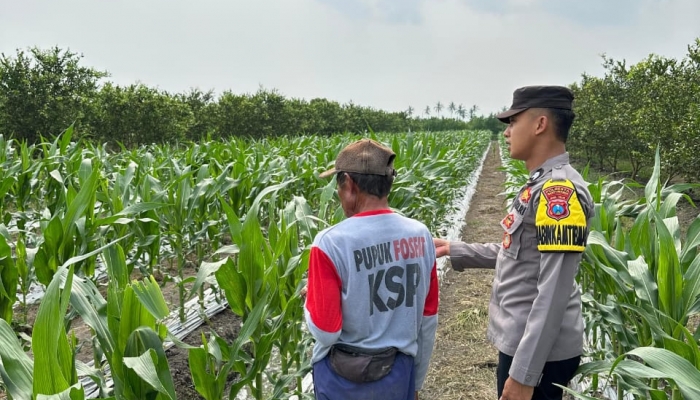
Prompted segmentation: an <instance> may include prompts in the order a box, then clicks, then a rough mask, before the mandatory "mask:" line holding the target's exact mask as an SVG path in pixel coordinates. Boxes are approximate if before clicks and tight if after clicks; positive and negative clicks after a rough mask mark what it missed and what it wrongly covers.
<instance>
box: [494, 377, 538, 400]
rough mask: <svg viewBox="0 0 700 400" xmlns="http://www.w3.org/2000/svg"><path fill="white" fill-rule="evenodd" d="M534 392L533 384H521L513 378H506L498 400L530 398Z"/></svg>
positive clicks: (529, 399)
mask: <svg viewBox="0 0 700 400" xmlns="http://www.w3.org/2000/svg"><path fill="white" fill-rule="evenodd" d="M534 392H535V388H534V387H533V386H527V385H523V384H522V383H520V382H518V381H516V380H515V379H513V378H508V379H507V380H506V384H505V386H503V394H502V395H501V398H500V399H499V400H532V394H533V393H534Z"/></svg>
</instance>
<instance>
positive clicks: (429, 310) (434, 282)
mask: <svg viewBox="0 0 700 400" xmlns="http://www.w3.org/2000/svg"><path fill="white" fill-rule="evenodd" d="M439 297H440V296H439V293H438V277H437V262H435V263H434V264H433V270H432V271H431V272H430V288H429V289H428V296H427V297H426V298H425V309H423V316H425V317H428V316H432V315H435V314H437V312H438V302H439Z"/></svg>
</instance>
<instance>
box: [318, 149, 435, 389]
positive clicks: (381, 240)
mask: <svg viewBox="0 0 700 400" xmlns="http://www.w3.org/2000/svg"><path fill="white" fill-rule="evenodd" d="M394 157H395V154H394V152H393V151H392V150H391V149H389V148H387V147H385V146H383V145H381V144H380V143H377V142H375V141H373V140H370V139H363V140H360V141H357V142H355V143H352V144H350V145H349V146H347V147H346V148H344V149H343V150H342V151H341V152H340V154H339V155H338V158H337V160H336V162H335V168H333V169H331V170H330V171H327V172H324V173H323V174H321V175H320V176H321V177H328V176H331V175H335V176H336V179H337V182H338V196H339V197H340V202H341V205H342V207H343V210H344V211H345V215H346V216H347V217H348V218H347V219H346V220H344V221H343V222H341V223H339V224H337V225H335V226H332V227H330V228H328V229H326V230H324V231H322V232H320V233H319V234H318V235H317V236H316V238H315V240H314V243H313V246H312V248H311V255H310V259H309V277H308V293H307V298H306V303H305V314H306V321H307V324H308V327H309V330H310V331H311V334H312V335H313V336H314V338H315V339H316V345H315V347H314V352H313V358H312V363H313V377H314V386H315V394H316V398H317V399H324V400H325V399H332V400H344V399H381V400H411V399H414V398H417V391H418V390H420V388H421V386H422V384H423V380H424V379H425V375H426V373H427V370H428V363H429V361H430V357H431V354H432V351H433V344H434V342H435V330H436V328H437V308H438V282H437V272H436V263H435V247H434V244H433V240H432V236H431V234H430V232H429V231H428V229H427V228H426V227H425V225H423V224H422V223H420V222H418V221H415V220H413V219H410V218H406V217H403V216H401V215H398V214H395V213H393V212H392V211H391V210H390V208H389V204H388V195H389V191H390V189H391V184H392V182H393V180H394V176H395V175H396V171H395V170H394V167H393V161H394Z"/></svg>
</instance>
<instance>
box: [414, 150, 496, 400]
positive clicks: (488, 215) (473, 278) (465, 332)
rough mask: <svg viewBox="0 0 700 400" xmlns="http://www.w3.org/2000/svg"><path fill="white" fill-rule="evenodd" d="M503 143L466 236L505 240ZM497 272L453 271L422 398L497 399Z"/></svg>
mask: <svg viewBox="0 0 700 400" xmlns="http://www.w3.org/2000/svg"><path fill="white" fill-rule="evenodd" d="M500 165H501V161H500V156H499V150H498V145H497V142H492V146H491V153H490V154H489V155H488V156H487V157H486V160H485V161H484V166H483V169H482V172H481V176H480V177H479V181H478V183H477V186H476V192H475V194H474V197H472V201H471V205H470V206H469V212H468V213H467V217H466V224H465V227H464V229H463V231H462V240H464V241H466V242H479V243H486V242H500V240H501V237H502V235H503V229H502V228H501V227H500V225H499V224H498V222H499V221H500V220H501V219H502V218H503V215H504V213H505V197H504V196H499V193H501V192H502V191H503V183H504V181H505V174H504V173H503V172H499V171H498V170H497V168H498V167H499V166H500ZM493 275H494V271H493V270H479V269H473V270H467V271H464V272H455V271H453V270H449V271H448V272H447V274H445V277H444V279H443V281H442V283H441V286H440V308H439V317H438V331H437V337H436V340H435V348H434V350H433V356H432V359H431V363H430V368H429V371H428V376H427V378H426V380H425V383H424V385H423V390H422V391H421V393H420V397H421V399H445V400H448V399H455V400H466V399H474V400H477V399H478V400H483V399H489V398H496V362H497V360H498V352H497V350H496V349H495V347H493V346H492V345H491V343H490V342H488V341H487V340H486V327H487V324H488V304H489V298H490V296H491V282H492V280H493Z"/></svg>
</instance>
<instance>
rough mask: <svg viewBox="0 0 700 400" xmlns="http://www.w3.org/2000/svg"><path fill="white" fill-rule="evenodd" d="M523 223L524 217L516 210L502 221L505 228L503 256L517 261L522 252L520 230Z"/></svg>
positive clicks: (502, 246)
mask: <svg viewBox="0 0 700 400" xmlns="http://www.w3.org/2000/svg"><path fill="white" fill-rule="evenodd" d="M522 223H523V216H522V215H521V214H519V213H517V212H515V210H511V212H510V213H509V214H508V215H506V217H505V218H503V220H501V226H502V227H503V230H504V232H503V240H502V241H501V252H503V255H505V256H507V257H509V258H512V259H516V258H518V253H519V252H520V247H521V243H520V236H521V235H522V231H523V230H522V229H520V227H521V225H522Z"/></svg>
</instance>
